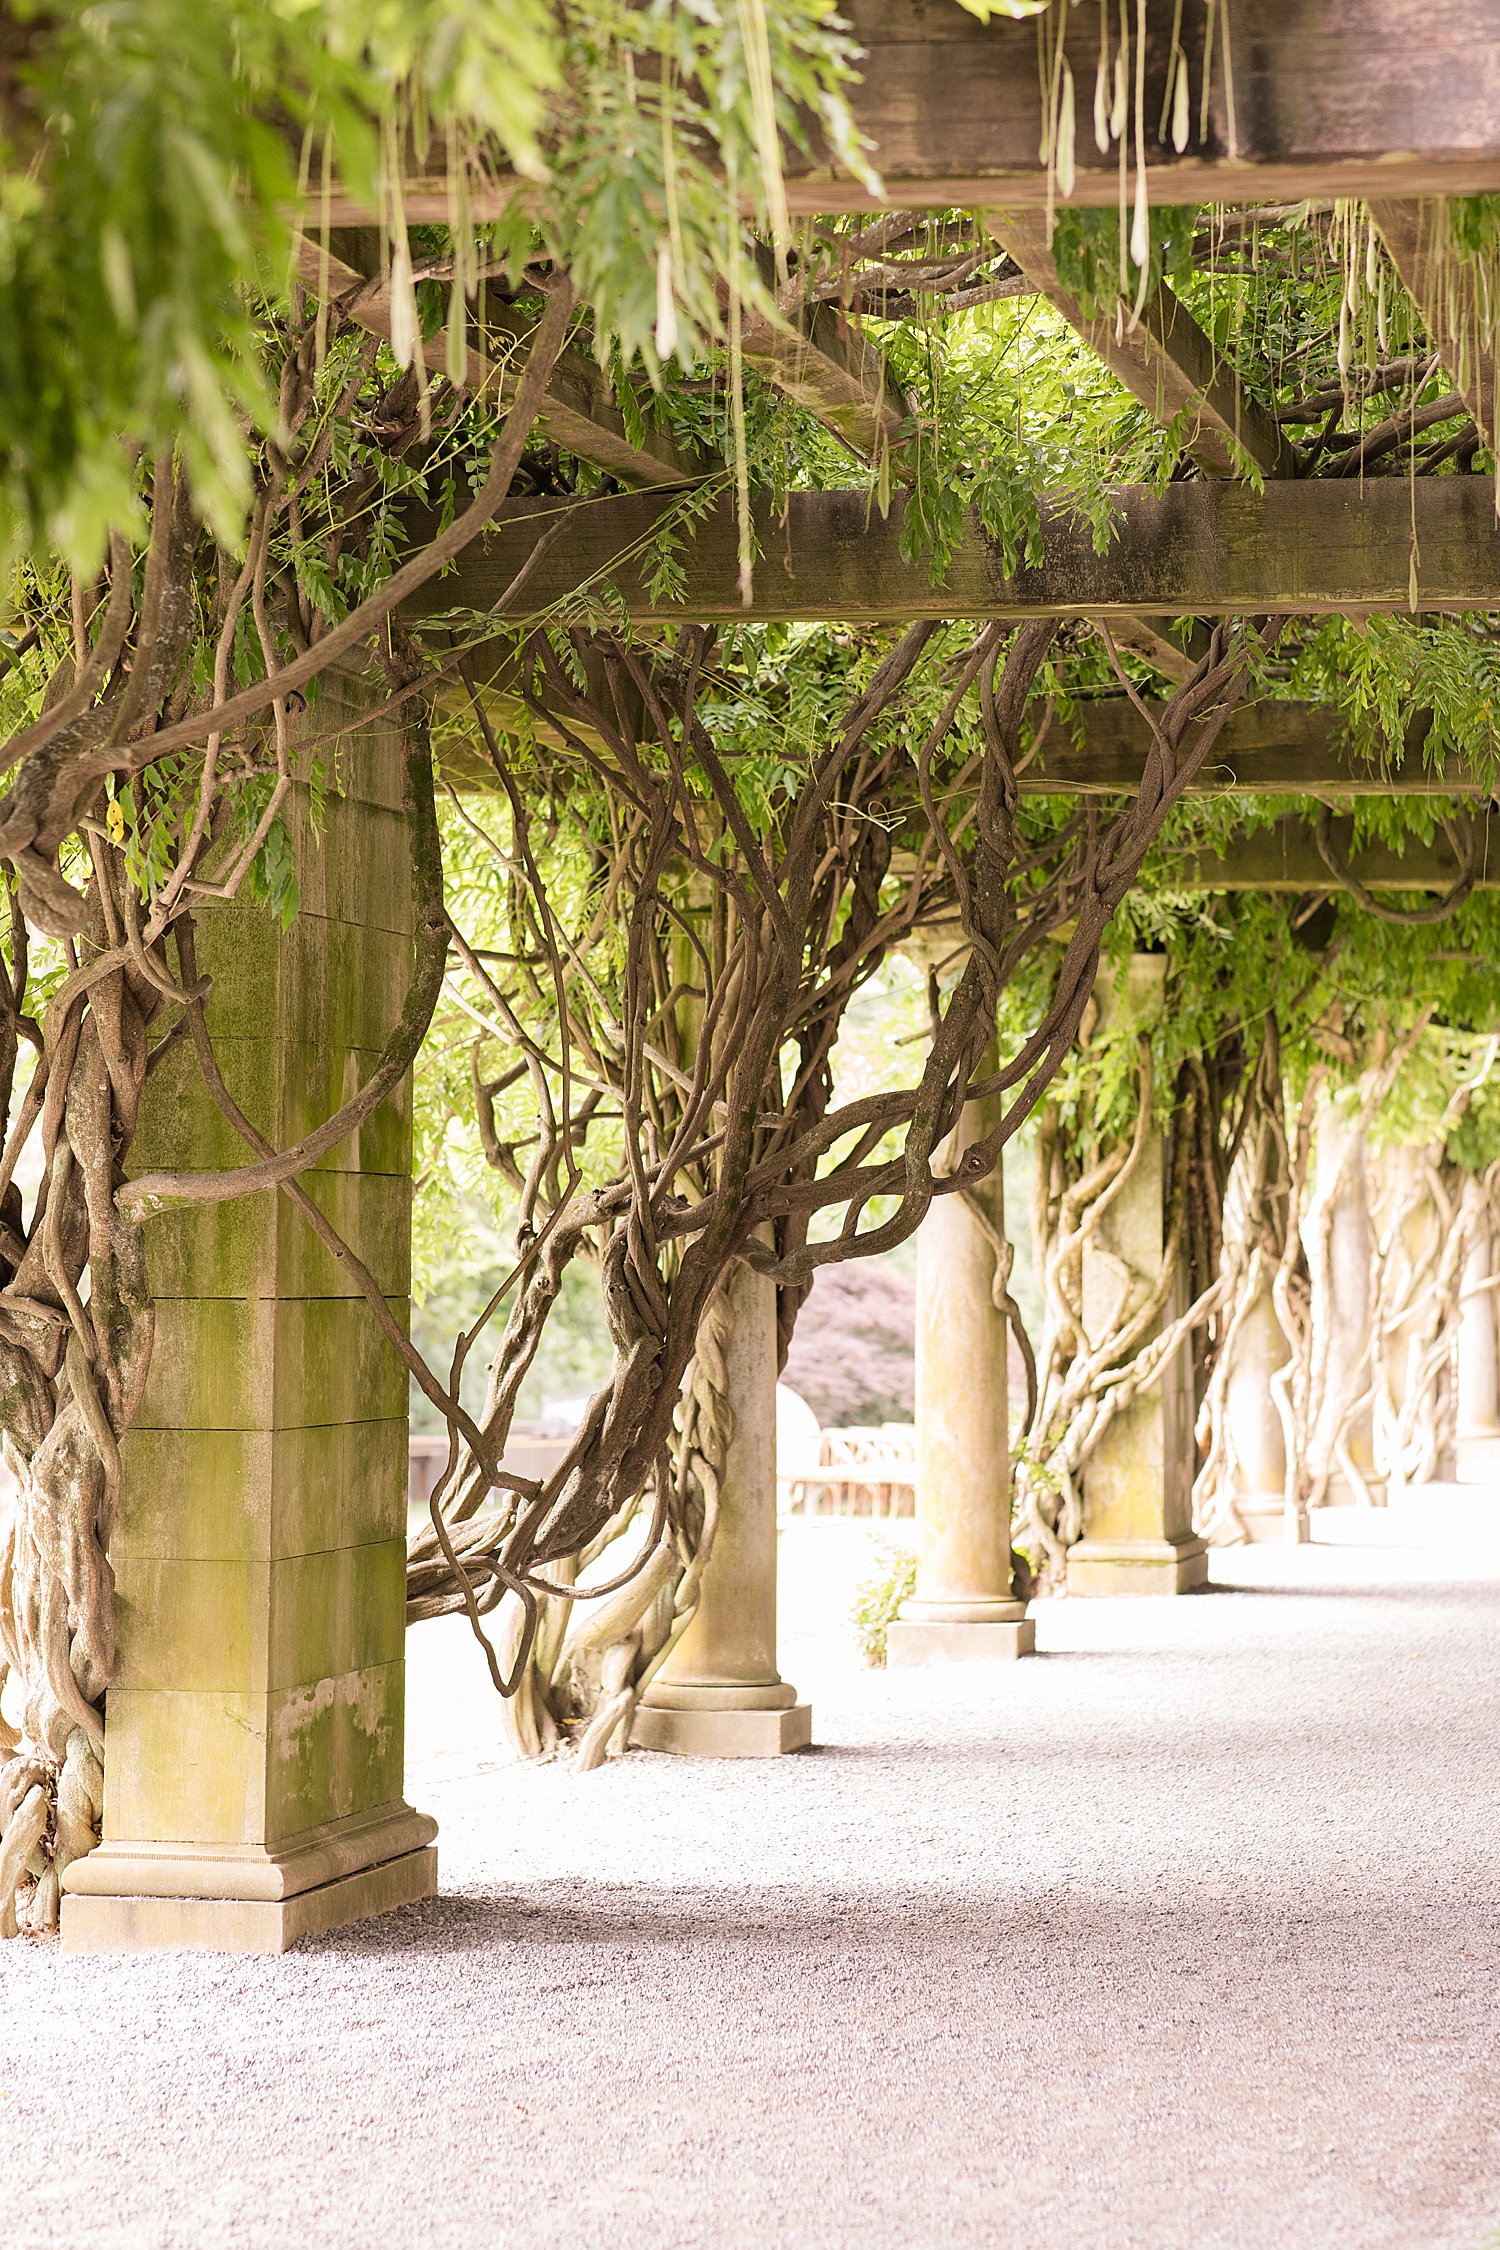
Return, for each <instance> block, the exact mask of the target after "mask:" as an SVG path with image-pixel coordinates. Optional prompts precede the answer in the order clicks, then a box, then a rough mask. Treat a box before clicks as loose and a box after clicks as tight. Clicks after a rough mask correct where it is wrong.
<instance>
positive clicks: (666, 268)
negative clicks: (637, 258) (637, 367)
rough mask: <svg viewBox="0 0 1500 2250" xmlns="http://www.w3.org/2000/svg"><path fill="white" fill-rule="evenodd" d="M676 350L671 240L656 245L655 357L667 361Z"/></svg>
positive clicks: (668, 238)
mask: <svg viewBox="0 0 1500 2250" xmlns="http://www.w3.org/2000/svg"><path fill="white" fill-rule="evenodd" d="M676 349H677V295H676V291H675V290H674V289H673V287H672V240H671V237H670V235H665V234H664V235H663V236H662V238H661V240H660V242H659V243H658V244H657V245H656V356H657V358H658V359H660V360H663V361H665V360H669V359H670V358H671V356H672V354H673V352H675V351H676Z"/></svg>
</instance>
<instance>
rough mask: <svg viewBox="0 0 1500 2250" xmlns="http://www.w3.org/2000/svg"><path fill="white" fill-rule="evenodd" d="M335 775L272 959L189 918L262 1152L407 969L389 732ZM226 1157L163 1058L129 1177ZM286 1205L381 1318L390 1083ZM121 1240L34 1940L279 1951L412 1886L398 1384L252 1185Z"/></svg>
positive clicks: (402, 1285)
mask: <svg viewBox="0 0 1500 2250" xmlns="http://www.w3.org/2000/svg"><path fill="white" fill-rule="evenodd" d="M337 694H338V690H337V689H336V688H335V687H334V686H333V685H332V684H330V685H329V686H327V687H326V688H325V691H324V695H323V698H322V700H321V703H320V705H319V706H317V707H316V715H317V717H318V719H319V721H320V722H321V723H326V721H327V719H328V717H329V715H330V713H331V711H332V710H333V709H334V708H335V707H336V697H337ZM372 737H373V738H372ZM340 770H341V772H342V774H343V776H344V779H345V782H346V785H347V788H348V791H349V794H347V795H345V796H342V797H337V796H330V798H329V799H328V801H327V807H326V820H325V824H324V830H323V835H322V839H321V842H319V841H317V840H315V839H313V838H312V837H311V836H310V835H309V833H308V805H307V799H306V793H305V792H304V791H302V790H300V789H299V791H298V792H297V799H296V804H295V809H294V811H293V814H292V823H291V824H292V827H293V832H294V840H295V844H296V849H297V859H298V866H299V871H300V874H301V880H302V886H303V904H302V910H301V912H300V913H299V915H298V916H297V918H296V920H295V921H294V922H293V923H292V925H291V927H290V929H289V930H288V931H287V932H286V934H285V935H284V936H283V934H282V933H281V931H280V929H279V927H278V925H277V923H276V921H275V919H274V918H273V917H272V915H271V914H270V913H269V912H268V911H267V910H266V909H265V908H263V907H260V906H256V905H253V904H250V903H248V902H245V901H239V902H236V903H234V904H232V905H205V906H204V907H203V908H202V910H201V911H200V913H199V915H198V959H199V966H200V968H201V969H203V970H206V971H208V972H209V973H211V974H212V976H213V979H214V985H213V992H212V996H211V998H210V1001H209V1004H208V1015H209V1023H210V1028H211V1031H212V1035H213V1038H214V1041H215V1045H216V1048H217V1051H218V1054H219V1057H220V1061H221V1064H222V1066H223V1069H224V1074H225V1077H226V1079H227V1081H228V1083H229V1086H230V1090H231V1091H232V1092H233V1093H234V1095H235V1096H236V1098H237V1099H238V1101H239V1102H240V1104H241V1106H242V1107H243V1108H244V1109H245V1110H246V1112H247V1113H248V1115H249V1116H250V1118H251V1119H252V1121H253V1122H254V1123H255V1124H256V1125H258V1126H259V1128H260V1130H261V1131H262V1132H263V1133H265V1134H266V1135H267V1136H268V1137H269V1138H270V1139H271V1140H272V1141H273V1142H274V1143H275V1144H276V1145H277V1146H278V1147H286V1146H288V1145H289V1144H291V1143H292V1142H294V1141H295V1140H296V1139H297V1138H298V1136H299V1135H300V1134H303V1133H305V1132H306V1131H307V1130H309V1128H310V1127H312V1126H313V1125H315V1124H317V1123H318V1122H320V1121H321V1120H322V1119H323V1118H325V1117H327V1116H328V1115H329V1114H330V1113H331V1112H332V1111H334V1110H335V1109H337V1108H338V1106H339V1105H340V1104H341V1103H342V1102H343V1101H345V1100H346V1099H347V1098H348V1097H349V1095H350V1094H352V1093H353V1092H354V1091H356V1089H357V1088H358V1086H359V1084H360V1083H361V1081H362V1080H363V1079H364V1078H365V1077H367V1076H368V1074H369V1072H370V1070H371V1068H372V1067H373V1064H374V1062H375V1059H376V1056H377V1053H378V1050H379V1048H380V1047H381V1045H382V1044H383V1042H384V1041H385V1039H386V1038H387V1036H388V1035H389V1033H390V1030H391V1028H392V1025H393V1024H394V1022H395V1021H396V1018H397V1016H398V1015H399V1013H400V1009H401V1004H402V1000H403V998H404V995H405V990H406V984H407V979H408V977H409V974H410V964H411V939H410V931H411V902H410V879H409V872H408V869H409V855H408V850H407V843H406V829H405V823H404V820H403V818H402V815H401V811H400V804H401V785H400V771H399V756H398V753H397V750H396V747H395V743H394V739H393V738H392V737H391V736H390V735H389V734H376V733H375V732H374V730H371V733H370V734H364V735H356V736H353V737H349V736H346V737H345V738H344V740H343V742H342V744H341V746H340ZM248 1160H249V1151H248V1150H246V1148H245V1147H244V1145H243V1143H241V1142H240V1141H239V1140H238V1139H237V1138H236V1136H235V1135H234V1134H233V1133H232V1132H231V1130H230V1128H229V1126H228V1125H227V1124H226V1123H225V1122H224V1120H223V1119H222V1118H221V1117H220V1115H219V1112H218V1111H217V1109H216V1108H215V1107H214V1106H213V1104H212V1103H211V1101H210V1098H209V1096H208V1094H207V1092H206V1091H205V1089H204V1088H203V1085H202V1083H201V1079H200V1078H199V1075H198V1072H197V1066H196V1063H195V1060H194V1057H193V1052H192V1048H191V1046H190V1045H189V1043H188V1042H187V1041H186V1040H183V1041H181V1042H178V1043H177V1044H176V1045H175V1046H174V1048H173V1049H172V1051H171V1052H170V1053H169V1054H168V1055H167V1056H166V1057H165V1058H164V1059H163V1062H162V1065H161V1067H160V1069H159V1070H157V1071H156V1072H154V1073H153V1075H152V1077H151V1079H150V1080H149V1082H148V1086H147V1093H146V1099H145V1102H144V1104H143V1107H142V1113H141V1128H140V1132H139V1135H138V1138H137V1140H136V1142H135V1145H134V1148H133V1149H132V1151H131V1159H130V1161H131V1165H132V1168H133V1169H134V1170H135V1171H136V1172H142V1171H148V1170H155V1169H157V1168H159V1167H167V1166H170V1167H172V1168H174V1169H180V1170H198V1169H201V1170H211V1169H212V1170H217V1169H220V1168H223V1167H229V1166H233V1165H237V1164H242V1163H245V1162H246V1161H248ZM306 1184H307V1186H308V1189H309V1192H310V1193H311V1194H312V1195H313V1196H314V1197H315V1198H316V1200H317V1201H318V1203H319V1204H320V1205H321V1207H322V1208H323V1210H324V1211H325V1212H326V1213H327V1215H328V1217H329V1218H330V1219H331V1220H332V1222H333V1224H334V1225H335V1226H336V1227H337V1228H338V1229H339V1231H340V1232H341V1233H342V1234H343V1235H344V1237H345V1239H346V1240H348V1241H350V1242H351V1243H352V1245H353V1247H354V1249H355V1250H356V1252H357V1253H358V1255H359V1256H360V1257H361V1258H362V1259H363V1260H364V1261H365V1263H366V1264H367V1265H368V1266H370V1267H371V1268H372V1270H373V1271H374V1272H375V1273H376V1274H377V1275H378V1276H379V1277H380V1279H381V1282H382V1286H383V1287H384V1288H385V1289H387V1290H388V1291H389V1301H390V1302H391V1303H392V1305H393V1306H394V1307H395V1308H396V1309H397V1311H398V1314H399V1316H400V1317H401V1318H403V1319H404V1317H405V1311H406V1298H407V1290H408V1286H409V1283H408V1261H409V1245H410V1205H411V1111H410V1091H409V1088H407V1089H406V1090H404V1091H403V1092H402V1094H401V1095H400V1096H399V1097H395V1098H392V1100H390V1101H388V1102H387V1103H386V1104H384V1105H383V1106H382V1108H381V1109H380V1110H378V1111H377V1112H376V1113H375V1115H374V1116H373V1117H372V1118H371V1119H370V1120H369V1121H368V1122H367V1123H366V1124H365V1126H364V1127H363V1128H362V1130H361V1131H360V1132H359V1134H358V1135H357V1136H355V1137H354V1138H352V1139H351V1140H349V1141H346V1142H345V1143H344V1144H343V1146H341V1147H340V1148H338V1149H336V1150H334V1151H333V1152H332V1153H331V1154H330V1156H329V1157H328V1158H327V1159H325V1161H324V1162H323V1163H322V1164H321V1165H320V1166H319V1167H318V1169H317V1170H316V1171H315V1172H313V1173H311V1174H309V1175H308V1176H307V1182H306ZM147 1239H148V1259H149V1269H150V1274H151V1281H152V1288H153V1291H154V1293H155V1296H156V1347H155V1352H154V1354H153V1358H152V1364H151V1374H150V1379H149V1382H148V1385H147V1389H146V1395H145V1399H144V1401H143V1404H142V1407H141V1410H140V1413H139V1414H138V1416H137V1418H136V1422H135V1426H134V1428H133V1429H132V1430H131V1431H130V1433H129V1435H128V1436H127V1438H126V1440H125V1444H124V1448H123V1457H124V1465H125V1481H124V1497H123V1505H122V1510H121V1517H120V1523H119V1527H118V1531H117V1533H116V1537H115V1540H114V1543H113V1548H112V1560H113V1563H114V1568H115V1573H116V1579H117V1583H118V1598H119V1619H120V1659H119V1668H118V1672H117V1674H116V1678H115V1681H114V1684H113V1685H112V1686H111V1688H110V1690H109V1694H108V1698H107V1706H106V1716H105V1813H104V1841H103V1843H102V1845H101V1846H100V1848H99V1849H98V1850H97V1851H96V1852H94V1853H92V1854H91V1855H90V1856H89V1857H88V1858H86V1859H81V1860H75V1861H74V1863H73V1865H72V1866H71V1867H70V1868H69V1870H68V1872H67V1875H66V1877H65V1878H64V1889H65V1892H66V1896H65V1897H64V1899H63V1904H62V1944H63V1947H64V1950H66V1951H74V1952H135V1951H143V1950H149V1949H151V1948H154V1947H158V1946H199V1947H210V1948H213V1949H216V1950H222V1951H228V1952H279V1951H281V1950H282V1949H283V1948H284V1947H286V1946H287V1945H290V1944H291V1943H292V1942H293V1941H294V1940H295V1939H296V1938H298V1937H300V1936H303V1935H305V1934H307V1933H309V1932H311V1931H317V1930H326V1929H330V1928H332V1927H334V1926H336V1925H337V1924H340V1923H343V1922H349V1921H353V1920H356V1919H358V1918H360V1917H362V1916H364V1915H368V1914H375V1913H380V1912H383V1911H384V1910H385V1909H386V1908H388V1907H393V1906H397V1905H401V1904H404V1903H406V1902H408V1901H410V1900H413V1899H418V1898H425V1897H428V1896H430V1895H431V1894H432V1893H433V1891H434V1890H435V1888H436V1880H437V1867H436V1863H437V1854H436V1852H435V1851H434V1850H433V1849H432V1848H431V1844H432V1838H433V1837H434V1835H435V1834H436V1827H435V1823H434V1822H433V1821H431V1820H429V1819H427V1818H426V1817H425V1816H423V1815H422V1814H419V1813H415V1812H413V1811H412V1810H411V1808H410V1807H409V1806H408V1805H407V1804H406V1803H404V1801H403V1798H402V1757H403V1740H402V1734H403V1696H404V1682H405V1662H404V1641H405V1591H406V1587H405V1576H406V1574H405V1514H406V1508H405V1493H406V1441H407V1397H406V1391H407V1378H406V1372H405V1369H404V1368H403V1367H402V1365H401V1364H400V1362H399V1361H398V1359H397V1358H396V1355H395V1354H394V1353H393V1352H392V1351H391V1349H390V1347H389V1345H388V1344H387V1343H386V1342H385V1341H384V1340H383V1338H381V1337H380V1335H379V1334H378V1332H377V1331H376V1328H375V1326H374V1323H373V1321H372V1319H371V1316H370V1311H369V1308H368V1306H367V1305H366V1304H365V1302H364V1300H363V1298H361V1297H358V1296H357V1295H356V1294H355V1290H354V1285H353V1283H352V1281H350V1280H349V1279H348V1278H347V1276H346V1275H345V1274H344V1273H343V1272H342V1271H341V1270H340V1269H339V1268H338V1267H337V1266H336V1265H335V1262H334V1261H333V1260H332V1259H331V1258H330V1257H329V1256H328V1255H327V1253H326V1252H324V1251H323V1250H322V1249H321V1248H320V1246H319V1245H318V1243H317V1242H316V1241H315V1240H314V1238H313V1236H312V1235H311V1233H310V1232H309V1230H308V1228H307V1226H306V1224H305V1223H304V1221H303V1220H302V1219H301V1218H300V1217H299V1216H298V1214H297V1213H296V1212H295V1211H294V1210H293V1209H292V1207H291V1205H290V1204H289V1203H288V1202H287V1201H286V1199H285V1197H283V1196H280V1195H278V1194H276V1193H275V1192H274V1191H269V1192H262V1193H261V1194H259V1195H255V1196H251V1197H247V1198H245V1199H243V1200H241V1201H237V1202H233V1203H227V1204H221V1205H218V1206H216V1207H210V1208H208V1209H200V1210H196V1211H180V1212H168V1213H164V1214H163V1215H161V1216H160V1217H157V1218H154V1219H152V1220H150V1221H149V1222H148V1238H147Z"/></svg>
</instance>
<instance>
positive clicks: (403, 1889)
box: [61, 1844, 437, 1953]
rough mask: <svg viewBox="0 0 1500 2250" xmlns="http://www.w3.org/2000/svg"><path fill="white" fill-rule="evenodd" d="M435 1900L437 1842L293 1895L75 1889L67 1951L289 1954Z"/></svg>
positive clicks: (65, 1931)
mask: <svg viewBox="0 0 1500 2250" xmlns="http://www.w3.org/2000/svg"><path fill="white" fill-rule="evenodd" d="M71 1872H72V1870H71V1869H70V1870H69V1873H71ZM436 1896H437V1847H436V1846H435V1845H433V1844H427V1845H424V1846H423V1848H422V1849H421V1850H420V1851H415V1852H407V1853H406V1854H405V1855H404V1856H403V1857H402V1858H400V1859H388V1860H385V1861H383V1862H382V1863H381V1865H380V1866H378V1867H366V1868H362V1869H361V1871H360V1872H359V1874H357V1875H344V1876H341V1877H340V1878H339V1879H338V1880H337V1881H336V1882H332V1883H320V1884H318V1885H317V1886H316V1888H314V1889H312V1890H307V1891H297V1892H295V1893H294V1894H293V1895H292V1896H291V1897H290V1898H275V1899H271V1898H163V1897H160V1896H157V1895H154V1894H150V1895H144V1896H136V1897H134V1898H119V1897H116V1898H103V1897H100V1896H98V1895H97V1894H91V1893H88V1892H84V1893H79V1892H76V1891H74V1892H69V1893H68V1894H67V1895H66V1896H65V1897H64V1899H63V1902H62V1916H61V1920H62V1950H63V1952H64V1953H162V1952H166V1951H168V1950H169V1949H173V1948H178V1947H187V1948H189V1949H191V1950H192V1951H194V1952H198V1953H285V1951H286V1950H287V1947H288V1946H290V1945H295V1944H296V1942H297V1940H298V1938H304V1937H316V1936H318V1935H319V1934H320V1933H321V1932H322V1931H324V1930H337V1929H341V1928H342V1927H343V1926H344V1924H345V1923H347V1922H364V1921H368V1920H369V1919H370V1917H371V1916H372V1915H376V1914H388V1913H389V1912H390V1911H391V1909H392V1907H396V1906H410V1905H412V1904H413V1902H414V1901H415V1900H417V1899H423V1898H435V1897H436Z"/></svg>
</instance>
